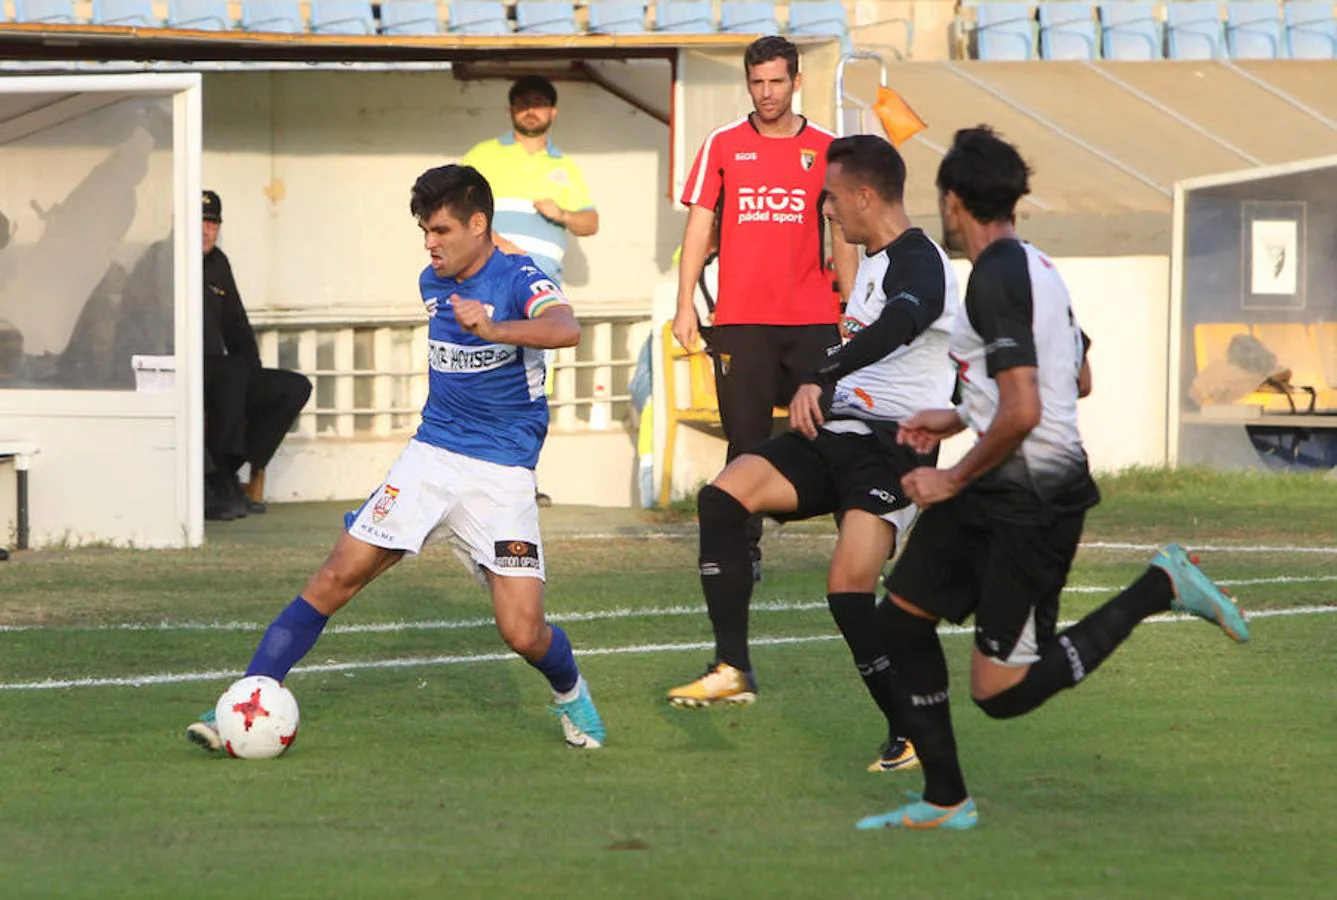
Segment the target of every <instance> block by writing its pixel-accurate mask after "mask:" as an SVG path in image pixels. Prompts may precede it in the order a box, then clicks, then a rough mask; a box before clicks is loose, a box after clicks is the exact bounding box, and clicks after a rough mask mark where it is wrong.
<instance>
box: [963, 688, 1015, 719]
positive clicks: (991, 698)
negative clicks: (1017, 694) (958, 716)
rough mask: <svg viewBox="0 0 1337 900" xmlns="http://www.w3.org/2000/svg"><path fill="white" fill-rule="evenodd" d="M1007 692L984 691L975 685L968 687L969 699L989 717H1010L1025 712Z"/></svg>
mask: <svg viewBox="0 0 1337 900" xmlns="http://www.w3.org/2000/svg"><path fill="white" fill-rule="evenodd" d="M1008 694H1009V692H1008V691H1002V692H1000V693H984V692H982V691H981V690H980V689H979V688H977V687H976V686H975V685H971V688H970V699H971V700H974V701H975V705H976V706H978V707H979V708H980V709H981V710H983V711H984V714H985V715H986V716H988V717H989V718H991V719H1012V718H1016V717H1017V716H1019V715H1021V714H1022V713H1023V712H1026V709H1023V708H1021V707H1020V706H1019V705H1018V704H1016V703H1013V702H1012V698H1011V697H1009V696H1008Z"/></svg>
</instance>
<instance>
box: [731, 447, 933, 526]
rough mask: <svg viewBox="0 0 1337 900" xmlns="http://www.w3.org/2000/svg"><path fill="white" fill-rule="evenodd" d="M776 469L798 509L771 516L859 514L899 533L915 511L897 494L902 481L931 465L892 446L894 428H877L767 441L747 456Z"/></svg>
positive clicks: (930, 461)
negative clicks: (795, 496) (858, 511)
mask: <svg viewBox="0 0 1337 900" xmlns="http://www.w3.org/2000/svg"><path fill="white" fill-rule="evenodd" d="M750 452H752V453H754V454H756V455H757V456H760V457H761V458H762V459H765V460H766V461H767V462H769V463H770V464H771V465H773V466H775V468H776V469H777V470H779V472H780V474H781V475H783V476H784V477H785V479H786V480H787V481H789V483H790V484H792V485H793V486H794V491H795V492H796V493H797V494H798V509H797V510H795V511H794V512H792V513H784V514H779V515H775V518H776V519H777V520H779V521H782V522H784V521H791V520H797V519H811V518H812V517H814V516H820V515H825V514H827V513H837V514H839V513H843V512H845V511H846V510H849V509H861V510H863V511H865V512H870V513H872V514H873V515H875V516H878V517H880V518H883V519H886V520H887V521H888V522H891V523H892V524H893V525H895V526H896V527H897V528H898V529H904V528H906V527H907V526H908V525H909V524H910V521H911V519H913V517H914V514H915V509H914V507H913V506H912V505H911V503H910V500H909V498H908V497H906V496H905V493H904V492H903V491H902V490H901V478H902V477H903V476H904V475H905V474H906V473H907V472H909V471H911V470H912V469H916V468H918V467H919V466H931V465H933V463H934V460H933V458H931V457H921V456H919V455H918V454H916V453H915V452H914V451H913V450H911V449H910V448H909V447H904V446H901V445H899V444H897V443H896V426H895V425H893V424H890V423H888V424H887V425H886V426H878V431H877V432H875V433H873V434H842V433H838V432H831V431H827V430H825V429H819V430H818V432H817V437H816V439H814V440H811V441H810V440H808V439H807V438H805V437H804V436H803V435H801V434H799V433H798V432H795V431H788V432H785V433H784V434H781V435H777V436H775V437H773V438H771V439H770V440H769V441H767V442H766V443H764V444H762V445H761V446H760V447H756V448H754V449H753V450H752V451H750Z"/></svg>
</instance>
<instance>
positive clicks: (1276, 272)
mask: <svg viewBox="0 0 1337 900" xmlns="http://www.w3.org/2000/svg"><path fill="white" fill-rule="evenodd" d="M1305 214H1306V209H1305V202H1304V201H1303V200H1297V201H1254V200H1247V201H1245V202H1244V215H1243V217H1242V219H1243V223H1244V234H1243V236H1242V237H1243V245H1244V246H1243V247H1242V250H1243V252H1242V253H1241V254H1240V261H1241V263H1242V264H1243V266H1244V278H1243V279H1242V287H1243V291H1242V293H1243V297H1242V298H1241V299H1242V302H1241V306H1242V307H1243V308H1244V309H1304V308H1305V258H1304V246H1305Z"/></svg>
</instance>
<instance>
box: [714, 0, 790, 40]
mask: <svg viewBox="0 0 1337 900" xmlns="http://www.w3.org/2000/svg"><path fill="white" fill-rule="evenodd" d="M720 31H723V32H725V33H727V34H779V33H780V23H779V21H778V20H777V19H776V18H775V4H774V3H766V2H754V0H723V2H722V3H720Z"/></svg>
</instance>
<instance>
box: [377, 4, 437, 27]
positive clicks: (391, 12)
mask: <svg viewBox="0 0 1337 900" xmlns="http://www.w3.org/2000/svg"><path fill="white" fill-rule="evenodd" d="M440 33H441V17H440V16H439V15H438V14H437V11H436V0H381V34H440Z"/></svg>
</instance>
